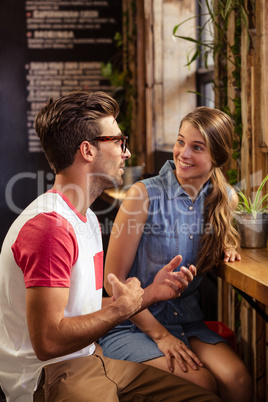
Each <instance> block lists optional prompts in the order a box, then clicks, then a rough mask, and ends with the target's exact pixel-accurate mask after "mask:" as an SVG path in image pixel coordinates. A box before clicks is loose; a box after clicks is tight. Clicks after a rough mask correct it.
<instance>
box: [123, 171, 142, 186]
mask: <svg viewBox="0 0 268 402" xmlns="http://www.w3.org/2000/svg"><path fill="white" fill-rule="evenodd" d="M142 169H143V168H142V166H126V167H125V168H124V171H125V172H124V175H123V187H128V188H129V187H131V186H132V184H134V183H136V181H138V180H140V179H141V176H142Z"/></svg>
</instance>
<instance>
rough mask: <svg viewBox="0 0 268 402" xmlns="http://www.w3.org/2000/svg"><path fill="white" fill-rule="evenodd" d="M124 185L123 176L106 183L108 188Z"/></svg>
mask: <svg viewBox="0 0 268 402" xmlns="http://www.w3.org/2000/svg"><path fill="white" fill-rule="evenodd" d="M122 185H123V177H121V176H120V177H118V178H114V179H113V180H111V181H109V182H107V183H106V186H105V187H106V189H108V188H118V187H121V186H122Z"/></svg>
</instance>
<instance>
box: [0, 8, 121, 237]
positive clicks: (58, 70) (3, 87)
mask: <svg viewBox="0 0 268 402" xmlns="http://www.w3.org/2000/svg"><path fill="white" fill-rule="evenodd" d="M121 30H122V4H121V0H107V1H101V0H99V1H98V0H95V1H90V0H25V1H21V0H20V1H18V0H1V2H0V42H1V48H0V169H1V170H0V172H1V175H0V211H1V225H0V236H1V238H0V244H1V242H2V240H3V237H4V235H5V233H6V231H7V229H8V227H9V225H10V224H11V222H12V220H13V219H14V218H15V217H16V216H17V215H18V214H19V213H20V212H21V210H22V209H23V208H24V207H25V206H26V205H27V204H28V203H29V202H30V201H31V200H33V199H34V198H35V197H36V196H37V195H38V194H40V193H42V192H43V191H46V190H47V189H49V188H50V187H51V185H52V183H53V179H54V177H53V174H52V173H51V171H50V169H49V167H48V164H47V162H46V160H45V157H44V154H43V152H42V150H41V147H40V144H39V140H38V138H37V136H36V134H35V130H34V118H35V115H36V113H37V111H38V110H39V109H40V108H41V107H42V106H43V105H44V104H45V102H46V101H47V100H48V99H49V98H50V97H54V98H58V97H59V96H61V95H64V94H67V93H70V92H72V91H75V90H85V91H88V92H92V91H97V90H103V91H105V92H107V93H111V92H112V88H111V86H110V83H109V82H108V81H107V79H105V78H104V77H102V75H101V64H102V63H103V62H104V63H106V62H108V61H110V60H111V58H112V57H113V55H114V54H115V53H116V52H117V49H116V45H115V41H114V35H115V33H116V32H121Z"/></svg>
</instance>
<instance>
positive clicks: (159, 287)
mask: <svg viewBox="0 0 268 402" xmlns="http://www.w3.org/2000/svg"><path fill="white" fill-rule="evenodd" d="M181 260H182V257H181V255H177V256H176V257H174V258H173V259H172V260H171V261H170V262H169V263H168V264H167V265H165V266H164V267H163V268H162V269H161V270H160V271H159V272H158V273H157V274H156V275H155V278H154V281H153V283H152V285H151V290H150V293H151V297H152V298H153V299H154V300H155V302H157V301H161V300H162V301H163V300H170V299H175V298H176V297H179V296H180V295H181V293H182V292H183V291H184V290H185V289H186V288H187V286H188V285H189V283H190V282H192V280H193V278H194V277H195V276H196V268H195V266H194V265H191V266H190V267H189V269H188V268H185V267H181V270H180V271H179V272H173V271H174V269H175V268H177V266H178V265H179V264H180V263H181Z"/></svg>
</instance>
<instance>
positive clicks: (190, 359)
mask: <svg viewBox="0 0 268 402" xmlns="http://www.w3.org/2000/svg"><path fill="white" fill-rule="evenodd" d="M155 342H156V344H157V346H158V348H159V350H160V351H161V352H162V353H164V355H165V357H166V361H167V365H168V369H169V371H170V372H171V373H173V372H174V359H176V361H177V362H178V364H179V366H180V367H181V369H182V371H184V372H186V371H187V367H186V365H185V362H186V363H188V364H189V366H190V367H191V368H192V369H193V370H197V369H198V367H203V364H202V363H201V361H200V360H199V359H198V357H197V356H196V355H195V354H194V353H193V352H192V351H191V350H190V349H189V348H188V347H187V346H186V345H185V343H184V342H182V341H181V340H180V339H178V338H176V337H175V336H173V335H171V334H170V333H169V332H168V333H167V334H166V335H165V336H163V337H161V339H159V340H155Z"/></svg>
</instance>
